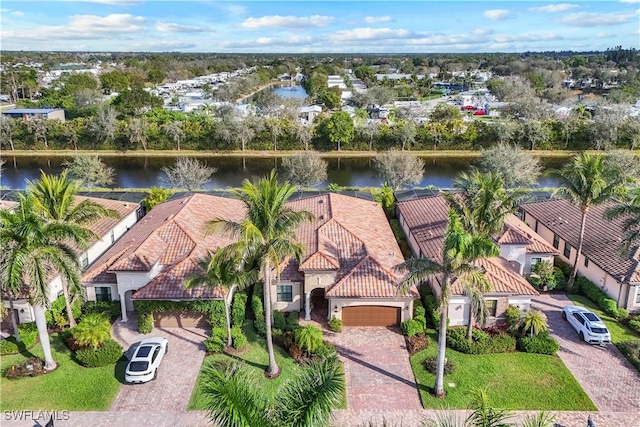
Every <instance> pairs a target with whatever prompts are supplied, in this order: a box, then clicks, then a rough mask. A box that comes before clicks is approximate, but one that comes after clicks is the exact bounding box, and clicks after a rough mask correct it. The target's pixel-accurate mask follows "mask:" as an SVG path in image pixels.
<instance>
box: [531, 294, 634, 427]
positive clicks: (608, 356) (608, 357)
mask: <svg viewBox="0 0 640 427" xmlns="http://www.w3.org/2000/svg"><path fill="white" fill-rule="evenodd" d="M572 304H573V303H572V302H571V300H570V299H569V298H567V297H566V296H565V295H555V294H549V295H540V296H539V297H536V298H535V299H534V301H533V308H534V309H537V310H542V312H543V313H544V314H545V315H546V316H547V321H548V323H549V329H550V331H551V333H552V335H553V336H554V337H555V338H556V339H557V340H558V342H559V343H560V351H559V352H558V356H560V358H561V359H562V361H563V362H564V364H565V365H566V366H567V368H568V369H569V370H570V371H571V373H572V374H573V376H574V377H575V378H576V380H578V382H579V383H580V385H581V386H582V388H583V389H584V391H585V392H586V393H587V394H588V395H589V397H590V398H591V400H593V403H595V405H596V406H597V407H598V409H599V410H600V411H611V412H630V411H637V412H638V413H640V374H639V373H638V371H637V370H636V369H635V368H634V367H633V365H631V363H629V361H628V360H627V359H625V357H624V356H623V355H622V353H620V351H619V350H618V348H617V347H616V346H614V345H613V344H607V345H605V346H597V345H590V344H587V343H585V342H584V341H581V340H580V337H579V336H578V334H577V332H576V331H575V330H574V329H573V328H572V327H571V325H570V324H569V322H566V321H565V320H563V319H562V307H564V306H565V305H572ZM639 418H640V416H639Z"/></svg>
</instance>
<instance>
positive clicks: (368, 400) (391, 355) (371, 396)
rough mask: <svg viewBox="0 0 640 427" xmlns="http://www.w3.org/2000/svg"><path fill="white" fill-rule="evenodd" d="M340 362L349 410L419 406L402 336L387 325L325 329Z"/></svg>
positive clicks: (419, 407)
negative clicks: (381, 326) (342, 366)
mask: <svg viewBox="0 0 640 427" xmlns="http://www.w3.org/2000/svg"><path fill="white" fill-rule="evenodd" d="M325 337H326V339H327V341H329V342H330V343H332V344H333V345H335V346H336V349H337V350H338V354H339V355H340V359H341V360H342V361H343V362H344V370H345V375H346V382H347V407H348V408H349V413H350V414H354V413H358V412H359V411H368V410H372V409H374V410H375V409H392V410H394V411H411V410H420V409H422V405H421V404H420V396H419V395H418V388H417V386H416V383H415V379H414V377H413V371H412V370H411V365H410V364H409V354H408V353H407V351H406V349H405V341H404V337H403V336H402V335H401V334H400V331H399V330H396V329H394V330H390V329H387V328H368V327H362V328H352V327H350V328H345V329H344V331H343V332H341V333H337V334H336V333H332V332H330V331H326V332H325Z"/></svg>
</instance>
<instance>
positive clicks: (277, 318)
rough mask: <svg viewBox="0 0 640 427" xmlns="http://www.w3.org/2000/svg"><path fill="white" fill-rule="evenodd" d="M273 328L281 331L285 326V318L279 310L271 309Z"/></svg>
mask: <svg viewBox="0 0 640 427" xmlns="http://www.w3.org/2000/svg"><path fill="white" fill-rule="evenodd" d="M272 326H273V327H274V328H276V329H280V330H281V331H282V330H284V329H285V328H286V327H287V320H286V319H285V317H284V314H283V313H282V312H281V311H278V310H273V325H272Z"/></svg>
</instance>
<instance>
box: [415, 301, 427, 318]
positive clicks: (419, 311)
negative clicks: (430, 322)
mask: <svg viewBox="0 0 640 427" xmlns="http://www.w3.org/2000/svg"><path fill="white" fill-rule="evenodd" d="M426 314H427V311H426V310H425V309H424V306H423V305H422V301H420V300H419V299H416V300H413V317H416V316H422V317H425V318H426V317H427V316H426Z"/></svg>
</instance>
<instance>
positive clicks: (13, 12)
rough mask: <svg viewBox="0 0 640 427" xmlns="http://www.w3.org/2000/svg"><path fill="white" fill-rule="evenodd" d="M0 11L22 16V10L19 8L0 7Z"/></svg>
mask: <svg viewBox="0 0 640 427" xmlns="http://www.w3.org/2000/svg"><path fill="white" fill-rule="evenodd" d="M0 13H4V14H5V15H6V14H10V15H13V16H24V12H21V11H19V10H13V9H6V8H2V9H0Z"/></svg>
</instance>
